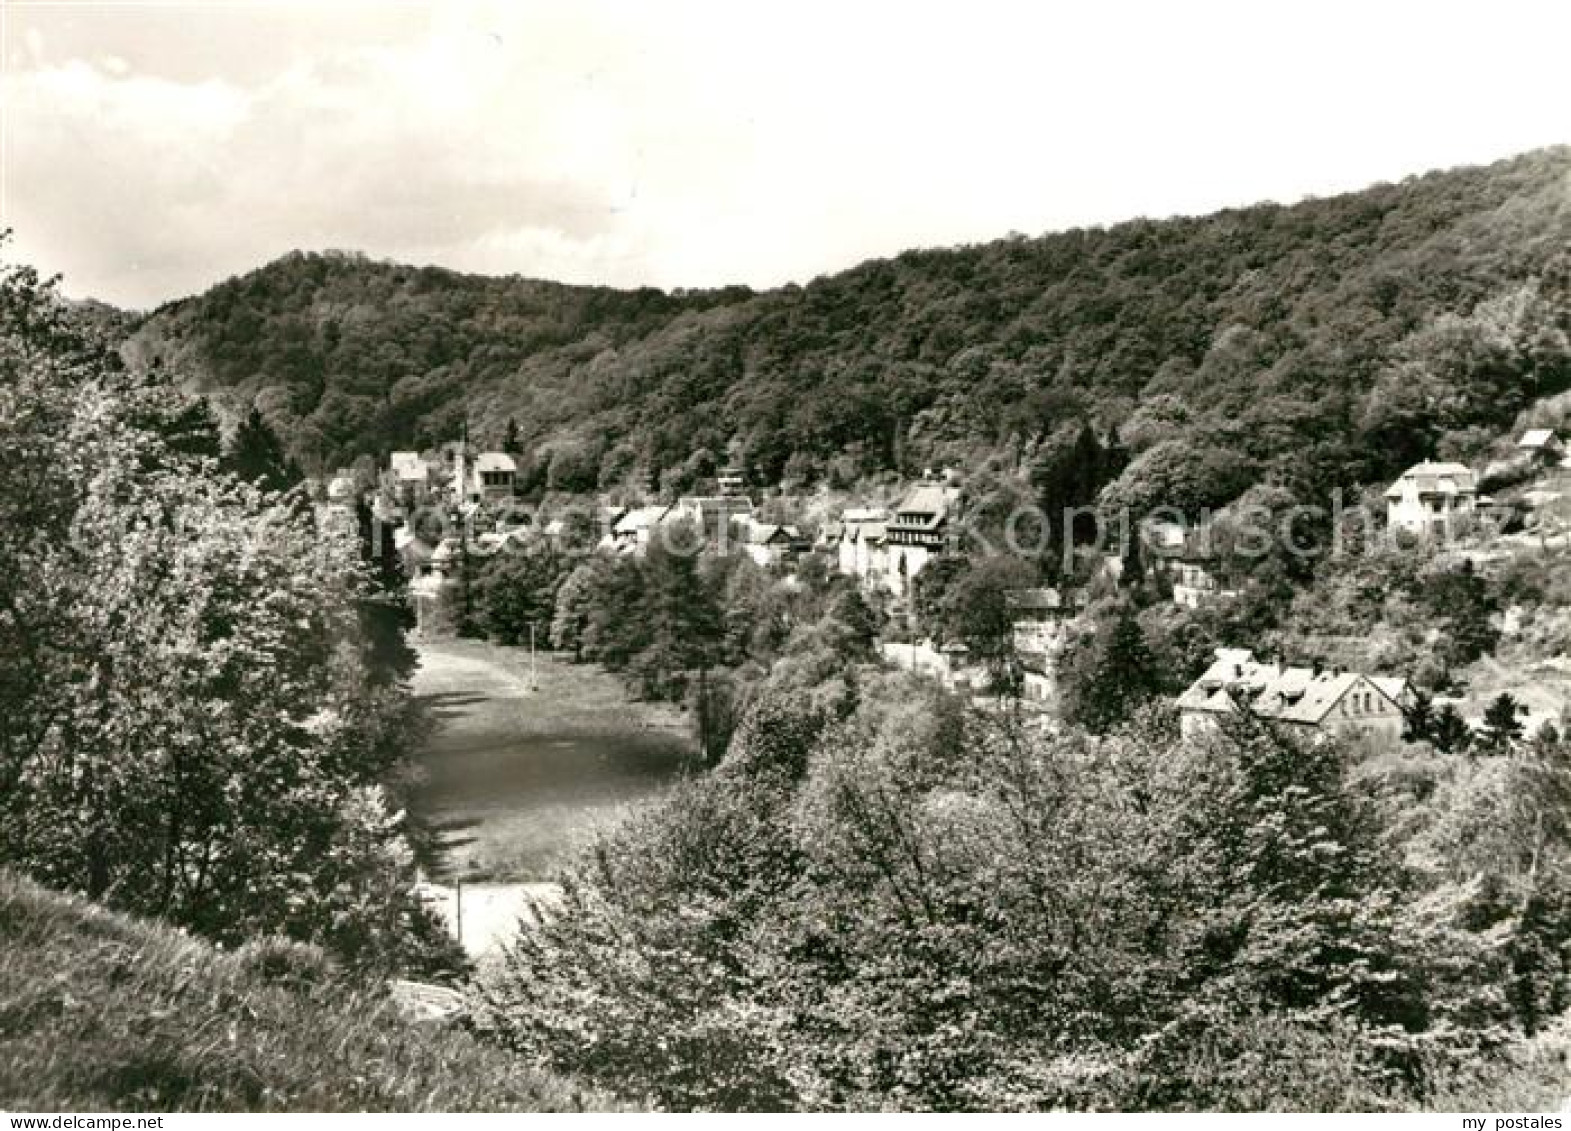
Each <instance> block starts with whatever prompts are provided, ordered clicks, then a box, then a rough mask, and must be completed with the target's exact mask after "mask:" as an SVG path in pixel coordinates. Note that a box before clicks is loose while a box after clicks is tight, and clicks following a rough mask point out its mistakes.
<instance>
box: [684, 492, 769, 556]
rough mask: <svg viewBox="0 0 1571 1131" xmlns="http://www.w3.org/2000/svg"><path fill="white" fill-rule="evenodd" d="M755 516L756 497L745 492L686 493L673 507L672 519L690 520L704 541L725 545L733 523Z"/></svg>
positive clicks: (688, 521)
mask: <svg viewBox="0 0 1571 1131" xmlns="http://www.w3.org/2000/svg"><path fill="white" fill-rule="evenodd" d="M752 517H753V500H752V499H750V498H748V497H747V496H746V495H684V496H682V497H681V498H679V499H677V501H676V505H675V506H674V507H672V508H671V515H670V521H672V522H686V523H691V524H692V525H693V526H695V527H697V528H698V529H699V530H700V531H702V532H703V536H704V541H706V542H709V543H713V544H716V545H720V546H722V547H724V544H725V542H726V540H727V539H728V538H730V536H731V533H732V527H733V525H734V524H735V523H736V522H737V521H738V520H740V519H747V520H749V521H751V519H752Z"/></svg>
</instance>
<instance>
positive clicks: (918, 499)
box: [889, 483, 949, 530]
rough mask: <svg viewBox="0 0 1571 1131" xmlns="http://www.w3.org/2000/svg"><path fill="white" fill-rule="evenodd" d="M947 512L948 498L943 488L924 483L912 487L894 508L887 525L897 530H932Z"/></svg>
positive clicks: (938, 524)
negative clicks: (893, 514)
mask: <svg viewBox="0 0 1571 1131" xmlns="http://www.w3.org/2000/svg"><path fill="white" fill-rule="evenodd" d="M948 512H949V500H948V499H947V498H946V497H945V495H944V489H943V488H942V487H940V486H938V485H937V484H933V483H924V484H922V485H921V486H919V487H914V488H912V489H911V490H910V491H909V492H907V494H906V497H905V498H904V499H901V500H900V505H899V506H898V507H896V508H895V517H894V521H893V522H891V523H890V524H889V525H890V526H892V527H895V528H896V529H899V530H933V529H936V528H937V527H938V526H940V525H941V524H942V523H943V521H944V517H945V515H946V514H948Z"/></svg>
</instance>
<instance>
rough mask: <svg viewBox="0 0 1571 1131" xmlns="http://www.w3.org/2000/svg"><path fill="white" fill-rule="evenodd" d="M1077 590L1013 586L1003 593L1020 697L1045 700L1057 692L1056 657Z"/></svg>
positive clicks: (1064, 638) (1066, 635) (1065, 636)
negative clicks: (1018, 665) (1018, 676)
mask: <svg viewBox="0 0 1571 1131" xmlns="http://www.w3.org/2000/svg"><path fill="white" fill-rule="evenodd" d="M1077 596H1078V595H1077V594H1074V593H1073V592H1069V591H1063V590H1058V589H1050V588H1041V589H1015V590H1011V591H1010V592H1008V593H1006V594H1004V602H1005V604H1006V605H1007V607H1008V609H1009V616H1010V621H1011V623H1012V626H1013V638H1012V642H1013V644H1014V650H1015V656H1016V658H1017V659H1018V660H1019V662H1020V673H1021V697H1022V698H1023V699H1025V700H1027V701H1028V702H1031V703H1038V704H1045V703H1049V702H1051V701H1052V700H1053V699H1054V698H1055V697H1056V696H1057V693H1058V658H1059V656H1060V654H1061V653H1062V652H1063V650H1064V645H1065V644H1067V643H1068V641H1069V623H1070V621H1072V620H1073V619H1074V616H1075V612H1076V606H1077Z"/></svg>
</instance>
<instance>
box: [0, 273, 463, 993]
mask: <svg viewBox="0 0 1571 1131" xmlns="http://www.w3.org/2000/svg"><path fill="white" fill-rule="evenodd" d="M201 417H202V414H201V413H200V412H196V411H194V410H193V406H192V403H191V402H190V401H189V400H188V399H187V398H184V397H182V396H180V395H179V394H178V393H176V392H175V391H174V390H173V389H172V388H171V387H169V386H167V385H160V384H156V383H144V382H141V381H137V380H133V379H131V378H129V377H127V375H126V374H124V373H123V372H122V371H121V370H120V368H119V366H118V364H117V363H116V361H115V358H114V357H113V355H112V354H111V353H109V352H108V351H107V349H106V348H105V346H104V344H103V343H102V342H101V341H100V340H98V339H97V338H96V337H95V336H94V335H93V334H92V333H91V332H89V331H87V330H84V328H83V327H82V326H80V325H79V324H77V323H76V322H75V321H73V319H72V316H71V311H70V310H69V309H68V308H66V307H65V306H64V305H63V304H62V303H61V302H60V301H59V300H58V298H57V296H56V295H55V293H54V291H53V288H52V286H50V285H49V284H46V283H44V282H41V281H40V280H39V278H38V277H37V275H36V273H34V272H33V271H31V270H30V269H26V268H12V267H3V268H0V450H3V451H4V452H5V459H4V460H3V461H0V864H8V865H10V866H11V867H13V868H15V869H17V870H19V871H21V872H24V873H26V874H28V875H30V876H32V877H33V878H35V879H37V880H39V881H41V882H43V883H46V884H48V885H50V886H52V887H55V888H58V889H61V890H68V891H78V892H81V893H83V894H85V895H87V896H89V897H90V898H93V899H96V900H101V901H104V902H106V903H108V904H110V905H112V906H115V907H118V908H122V909H125V910H129V911H133V912H136V913H139V914H145V915H150V916H157V917H159V918H163V919H166V920H168V921H170V922H173V923H176V924H178V925H181V926H186V927H190V928H192V929H193V930H196V931H199V932H201V933H203V934H205V935H208V936H209V937H212V938H215V939H219V940H222V941H225V942H227V943H238V942H241V941H243V940H245V939H248V938H251V937H255V936H258V935H265V934H286V935H289V936H291V937H294V938H297V939H300V940H304V941H310V942H319V943H322V944H323V945H326V946H328V947H330V948H332V949H333V950H334V951H336V952H337V953H338V954H339V955H340V956H341V957H343V958H344V959H345V960H346V961H347V962H349V963H350V964H352V965H353V966H355V967H357V968H360V969H363V970H365V971H367V972H383V971H386V970H390V969H397V970H409V971H412V972H418V973H423V974H436V973H439V972H441V971H443V970H451V969H453V968H455V967H456V966H458V965H461V963H462V957H461V955H458V954H457V953H456V950H455V949H454V948H453V946H452V944H451V943H450V941H449V940H448V939H447V938H446V935H445V932H443V931H442V930H441V928H440V927H439V925H437V924H436V922H435V921H434V919H433V918H432V917H431V916H430V915H429V913H428V912H427V911H426V910H425V909H424V908H422V907H421V906H420V905H419V903H418V901H416V900H415V898H414V897H413V895H412V894H411V893H410V891H409V887H410V879H411V876H412V873H413V866H412V860H411V856H410V851H409V847H408V845H407V843H406V841H405V838H404V835H403V829H402V828H401V825H400V821H399V819H398V818H397V816H396V815H395V814H394V812H393V809H394V806H393V805H392V804H391V803H390V802H389V799H388V798H387V797H386V796H385V795H384V791H383V782H384V781H386V780H388V778H389V777H390V774H391V771H392V770H393V769H394V767H395V766H396V765H397V763H398V762H399V760H400V759H401V758H402V756H403V754H404V751H405V747H404V742H405V741H406V739H407V735H408V734H409V732H410V722H411V718H410V714H409V706H408V700H407V697H406V696H405V694H404V689H403V687H402V686H401V684H400V678H401V675H402V672H401V671H400V670H399V669H398V668H397V667H396V665H397V663H399V662H400V661H399V660H398V659H397V657H399V656H400V655H406V654H405V653H403V650H402V649H401V648H389V646H388V644H389V641H388V640H387V639H386V637H387V635H388V633H387V631H386V629H387V623H386V622H388V621H389V619H390V618H392V617H396V613H397V609H396V607H395V604H394V602H393V598H392V597H391V596H390V595H388V594H386V593H383V592H379V591H378V589H377V587H376V586H375V584H374V582H373V579H372V578H371V576H370V575H369V573H368V571H367V570H366V569H365V568H364V566H363V564H362V562H361V560H360V552H359V549H358V547H357V544H356V540H355V532H354V524H353V518H352V516H340V517H342V518H343V522H342V523H340V524H339V525H338V526H335V525H334V524H333V522H332V521H331V516H329V515H319V514H316V513H314V512H313V510H312V508H311V507H310V506H309V505H307V504H305V502H304V501H303V499H302V498H301V497H300V496H299V495H298V494H285V495H279V494H276V493H273V492H270V491H267V490H264V489H263V488H261V487H259V486H257V485H256V484H253V483H248V482H245V481H243V480H239V479H236V478H235V477H233V476H232V475H229V474H225V473H224V472H222V471H221V470H220V469H219V467H218V466H217V465H216V462H215V460H214V459H213V458H212V453H213V452H215V451H216V450H217V446H218V437H217V434H216V430H212V429H211V421H210V418H209V420H208V425H207V426H208V429H209V430H208V431H207V432H206V434H205V435H204V434H203V432H204V430H203V423H202V420H201ZM376 622H382V627H383V629H384V631H383V632H382V633H380V634H379V633H377V632H376V631H373V628H374V625H375V623H376ZM392 635H393V636H395V637H396V635H397V631H396V626H394V628H393V629H392ZM389 657H393V658H392V659H390V658H389ZM389 664H392V665H394V666H393V667H391V668H390V667H389Z"/></svg>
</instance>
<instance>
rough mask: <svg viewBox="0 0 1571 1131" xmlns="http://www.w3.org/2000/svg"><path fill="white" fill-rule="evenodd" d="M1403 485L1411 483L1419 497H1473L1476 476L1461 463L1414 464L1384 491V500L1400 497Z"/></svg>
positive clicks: (1428, 462)
mask: <svg viewBox="0 0 1571 1131" xmlns="http://www.w3.org/2000/svg"><path fill="white" fill-rule="evenodd" d="M1404 483H1412V484H1413V485H1414V486H1415V487H1416V488H1417V490H1418V493H1419V494H1420V495H1473V494H1477V492H1478V476H1477V475H1476V474H1475V473H1474V472H1473V469H1472V468H1470V467H1468V466H1467V465H1466V464H1461V463H1450V462H1445V463H1436V462H1432V461H1427V460H1426V461H1425V462H1423V463H1416V464H1414V465H1413V466H1412V467H1410V468H1408V469H1407V470H1406V471H1404V472H1403V473H1402V477H1401V478H1400V479H1398V480H1397V481H1396V482H1395V483H1393V484H1391V486H1390V487H1389V488H1388V489H1387V490H1386V498H1388V499H1398V498H1401V497H1402V494H1403V490H1402V486H1403V484H1404Z"/></svg>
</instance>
